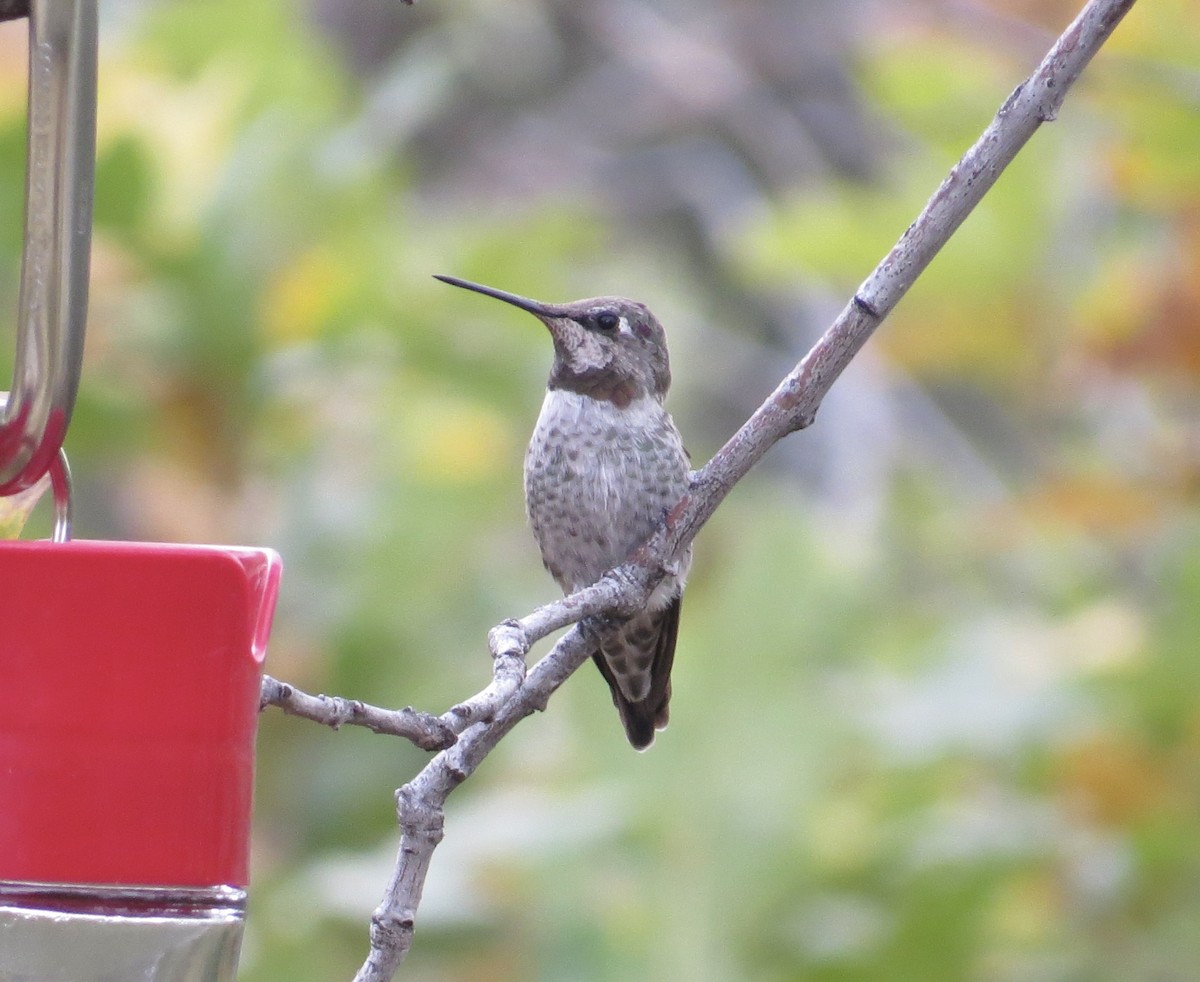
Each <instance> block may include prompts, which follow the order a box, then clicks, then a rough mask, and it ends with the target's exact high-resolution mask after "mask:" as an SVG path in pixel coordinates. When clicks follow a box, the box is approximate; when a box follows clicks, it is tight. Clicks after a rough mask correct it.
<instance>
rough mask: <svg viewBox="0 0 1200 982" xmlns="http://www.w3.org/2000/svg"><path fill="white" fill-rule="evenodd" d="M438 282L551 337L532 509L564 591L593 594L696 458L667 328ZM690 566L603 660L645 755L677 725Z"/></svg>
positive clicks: (547, 559) (590, 308)
mask: <svg viewBox="0 0 1200 982" xmlns="http://www.w3.org/2000/svg"><path fill="white" fill-rule="evenodd" d="M437 279H439V280H441V281H442V282H443V283H449V284H450V285H452V286H460V287H463V288H464V289H467V290H474V291H475V292H476V293H482V294H484V296H488V297H495V298H496V299H497V300H503V301H504V302H505V303H510V304H512V305H513V306H515V307H520V308H521V309H522V310H527V311H529V313H531V314H533V315H534V316H535V317H536V318H537V319H538V320H540V321H541V322H542V323H543V324H545V325H546V327H547V328H548V329H549V330H550V337H551V339H552V340H553V341H554V363H553V366H552V367H551V369H550V380H549V382H548V383H547V386H546V399H545V401H544V402H543V403H542V411H541V414H540V415H539V416H538V421H537V425H536V426H535V427H534V430H533V439H532V440H530V442H529V449H528V450H527V451H526V453H525V510H526V512H527V513H528V515H529V523H530V525H531V526H532V527H533V534H534V537H535V538H536V539H537V543H538V546H539V548H540V549H541V551H542V562H543V563H544V564H545V566H546V569H547V570H549V571H550V575H551V576H553V577H554V579H555V580H556V581H557V583H558V585H559V586H560V587H562V589H563V592H564V593H571V592H573V591H575V590H578V589H581V588H582V587H586V586H591V585H592V584H593V583H595V582H596V581H597V580H599V579H600V577H601V576H603V575H604V573H606V572H607V571H608V570H610V569H612V568H613V567H615V566H619V565H620V564H621V563H623V562H624V561H625V560H626V559H628V558H629V556H630V554H631V553H632V552H633V551H634V550H635V549H636V548H637V547H638V546H640V545H641V544H642V543H643V542H645V541H646V539H648V538H649V537H650V534H651V532H653V531H654V528H655V526H657V525H658V523H659V522H660V521H662V518H663V516H664V515H665V514H666V512H667V510H668V509H670V508H671V507H672V506H674V505H675V504H676V503H677V502H678V501H679V499H680V498H682V497H683V495H684V492H685V491H686V490H687V480H688V456H687V451H685V450H684V448H683V440H682V438H681V437H680V435H679V430H678V429H676V427H675V421H674V420H672V419H671V417H670V415H669V414H668V413H667V411H666V410H665V409H664V408H663V399H665V398H666V395H667V389H668V387H669V386H670V384H671V368H670V364H669V361H668V357H667V337H666V333H665V332H664V331H663V328H662V325H661V324H659V322H658V320H657V319H656V318H655V316H654V315H653V314H652V313H650V311H649V310H647V309H646V307H645V306H644V305H643V304H640V303H637V302H636V301H633V300H625V299H623V298H621V297H595V298H593V299H590V300H576V301H575V302H574V303H564V304H548V303H540V302H538V301H536V300H530V299H528V298H527V297H521V296H517V295H516V294H513V293H506V292H504V291H503V290H494V289H492V288H491V287H487V286H480V285H479V284H478V283H471V282H468V281H467V280H460V279H458V278H456V277H453V276H439V277H437ZM691 559H692V556H691V550H690V549H689V550H688V552H687V554H686V555H685V556H684V558H683V561H682V562H681V563H680V564H679V568H678V569H677V570H676V571H674V572H673V573H671V574H670V575H668V576H666V577H664V578H663V580H662V581H661V582H660V583H659V584H658V586H657V587H655V589H654V592H653V593H652V594H651V596H650V600H649V602H648V603H647V605H646V609H645V610H644V611H642V613H640V614H637V615H636V616H634V617H632V618H630V619H629V620H628V621H626V622H624V623H623V624H620V625H619V626H617V627H614V628H613V629H612V631H611V633H609V634H608V635H607V636H606V637H604V639H603V640H602V641H601V642H600V648H599V651H597V652H596V654H595V655H594V656H593V660H594V661H595V662H596V667H597V668H599V669H600V674H601V675H603V676H604V680H605V681H606V682H607V683H608V687H609V689H611V690H612V697H613V703H614V704H615V705H616V707H617V711H618V712H619V713H620V714H621V722H622V724H623V725H624V727H625V734H626V736H627V737H628V738H629V742H630V743H631V744H633V746H634V747H635V748H637V749H638V750H643V749H645V748H646V747H648V746H650V744H651V743H653V742H654V731H655V730H661V729H663V727H665V726H666V725H667V719H668V712H667V704H668V703H669V702H670V699H671V663H672V662H673V661H674V658H675V638H676V635H677V633H678V630H679V605H680V600H681V597H682V594H683V585H684V580H685V579H686V577H687V571H688V566H689V565H690V564H691Z"/></svg>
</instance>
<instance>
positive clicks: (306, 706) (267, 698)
mask: <svg viewBox="0 0 1200 982" xmlns="http://www.w3.org/2000/svg"><path fill="white" fill-rule="evenodd" d="M267 706H278V707H279V708H280V709H282V710H283V711H284V712H285V713H287V714H288V715H290V716H302V717H304V719H309V720H312V721H313V722H314V723H322V724H323V725H325V726H331V727H333V729H335V730H336V729H338V728H339V727H342V726H364V727H366V728H367V729H368V730H372V731H373V732H375V733H383V734H386V735H387V736H397V737H403V738H404V739H405V740H411V741H412V742H413V743H415V744H416V745H417V746H418V747H420V748H421V749H422V750H443V749H445V748H446V747H449V746H451V745H452V744H453V743H454V740H455V733H454V731H453V730H451V729H450V727H449V726H447V725H446V724H445V723H444V722H443V721H442V720H441V719H439V718H438V717H437V716H433V715H431V714H429V713H422V712H419V711H417V710H415V709H413V708H411V707H406V708H404V709H380V708H379V707H378V706H370V705H367V703H365V702H359V701H358V700H357V699H343V698H342V697H341V696H325V695H318V696H313V695H309V694H308V693H307V692H302V691H301V690H299V689H297V688H296V687H295V686H294V685H289V684H288V683H287V682H280V681H279V680H278V679H273V678H271V676H270V675H265V676H263V682H262V695H261V696H260V697H259V708H260V709H263V708H266V707H267Z"/></svg>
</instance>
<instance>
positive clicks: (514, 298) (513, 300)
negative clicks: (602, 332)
mask: <svg viewBox="0 0 1200 982" xmlns="http://www.w3.org/2000/svg"><path fill="white" fill-rule="evenodd" d="M433 278H434V279H435V280H441V281H442V282H443V283H449V284H450V285H451V286H461V287H462V288H463V289H464V290H474V291H475V292H476V293H482V294H483V295H484V296H485V297H494V298H495V299H497V300H503V301H504V302H505V303H510V304H512V305H513V306H514V307H520V308H521V309H522V310H527V311H529V313H531V314H533V315H534V316H535V317H541V318H543V319H545V318H547V317H561V316H562V311H561V310H560V309H559V307H558V306H556V305H554V304H548V303H539V302H538V301H537V300H530V299H529V298H528V297H522V296H521V295H520V294H517V293H508V292H507V291H505V290H497V289H495V288H494V287H490V286H484V285H483V284H481V283H472V282H471V281H470V280H460V279H459V278H458V277H457V276H441V275H439V274H437V273H435V274H434V276H433Z"/></svg>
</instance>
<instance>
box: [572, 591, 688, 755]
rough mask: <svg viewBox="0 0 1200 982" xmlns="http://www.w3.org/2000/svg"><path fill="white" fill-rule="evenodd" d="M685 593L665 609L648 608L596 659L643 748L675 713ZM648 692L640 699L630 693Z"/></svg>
mask: <svg viewBox="0 0 1200 982" xmlns="http://www.w3.org/2000/svg"><path fill="white" fill-rule="evenodd" d="M682 602H683V598H682V596H679V597H675V598H674V599H673V600H672V601H671V602H670V603H669V604H668V605H667V606H666V607H664V608H662V609H661V610H655V611H644V612H643V613H641V614H638V615H637V616H636V617H632V618H630V619H629V620H628V621H627V622H625V623H624V624H622V625H621V626H619V627H618V628H616V629H615V630H614V631H613V634H612V635H611V636H610V637H607V638H605V639H604V640H603V641H602V642H601V643H600V650H599V651H597V652H596V653H595V654H594V655H593V656H592V660H593V661H594V662H595V663H596V667H597V668H599V669H600V674H601V675H603V676H604V681H606V682H607V683H608V687H609V689H610V690H611V691H612V698H613V705H615V706H616V707H617V712H619V713H620V714H621V723H622V725H623V726H624V727H625V735H626V737H627V738H628V739H629V742H630V743H631V744H632V745H633V746H634V748H635V749H637V750H645V749H646V748H647V747H648V746H650V744H652V743H653V742H654V731H655V730H661V729H664V728H665V727H666V725H667V721H668V720H669V719H670V710H669V704H670V701H671V666H672V665H673V664H674V661H675V641H676V639H677V637H678V636H679V611H680V609H681V606H682ZM641 692H644V693H645V695H644V696H643V697H642V698H640V699H633V698H630V697H631V696H633V695H636V694H638V693H641Z"/></svg>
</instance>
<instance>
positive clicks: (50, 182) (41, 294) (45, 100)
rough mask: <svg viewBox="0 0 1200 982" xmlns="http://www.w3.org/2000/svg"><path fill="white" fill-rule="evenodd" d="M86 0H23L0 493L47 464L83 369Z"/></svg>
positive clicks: (88, 229)
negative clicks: (18, 213)
mask: <svg viewBox="0 0 1200 982" xmlns="http://www.w3.org/2000/svg"><path fill="white" fill-rule="evenodd" d="M97 42H98V37H97V26H96V0H32V2H31V4H30V11H29V127H28V137H27V140H28V143H27V151H26V163H25V250H24V254H23V256H22V261H21V287H20V295H19V299H18V308H19V309H18V314H17V339H16V356H15V359H14V363H13V381H12V385H11V387H10V393H9V397H8V403H7V407H6V409H5V411H4V415H3V419H2V420H0V495H9V494H14V493H16V492H18V491H21V490H24V489H25V488H28V487H30V486H31V485H33V484H34V483H36V482H37V480H38V479H39V478H41V477H42V475H43V474H45V473H46V471H47V470H49V469H50V467H51V464H52V463H53V462H54V461H55V460H56V459H57V457H58V453H59V450H60V449H61V447H62V442H63V438H64V437H65V435H66V432H67V424H68V422H69V421H70V418H71V411H72V409H73V408H74V406H75V396H76V393H77V392H78V390H79V376H80V371H81V369H82V363H83V337H84V328H85V326H86V321H87V288H88V268H89V261H90V252H91V238H92V195H93V191H94V188H95V173H96V52H97Z"/></svg>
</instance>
